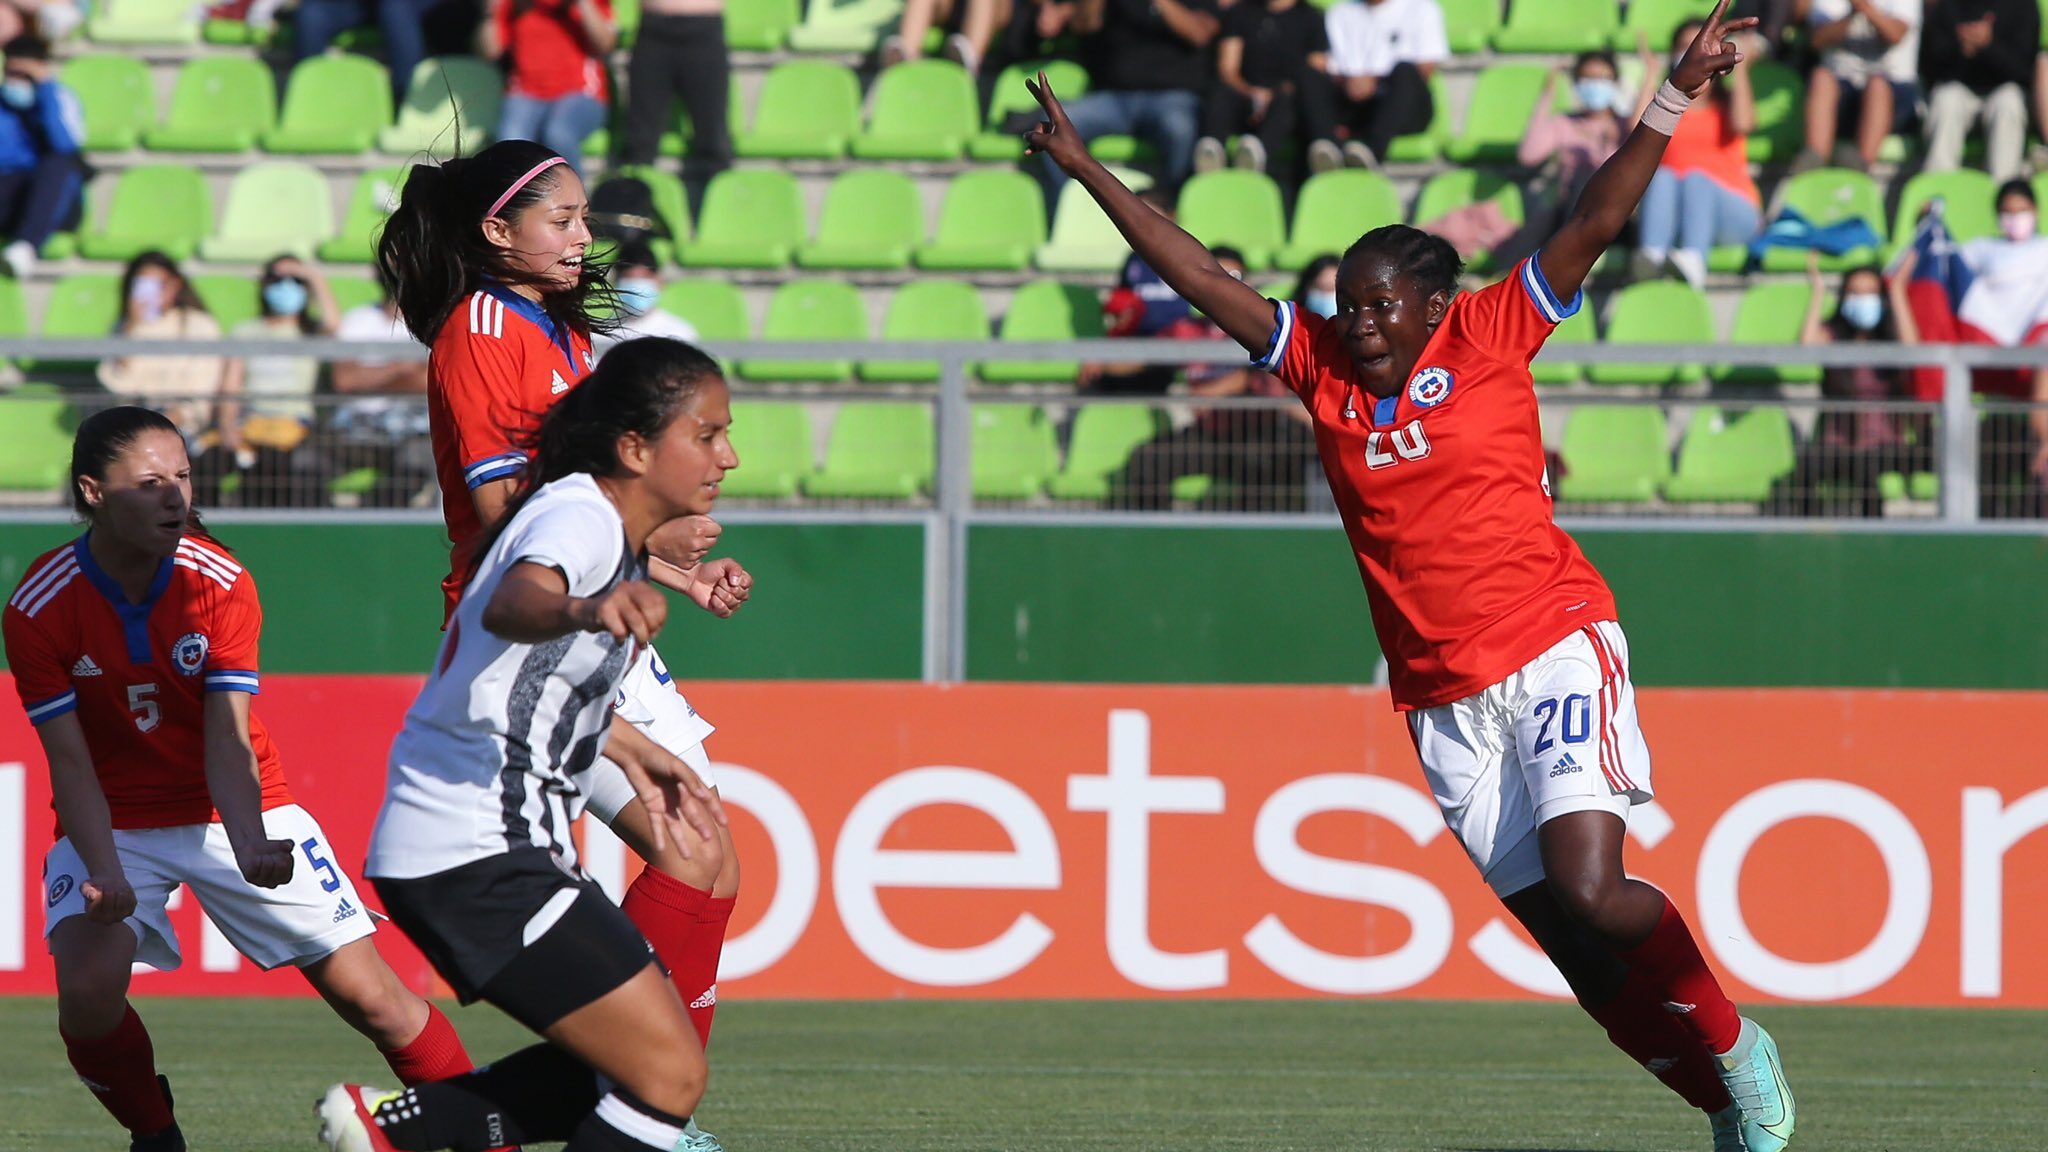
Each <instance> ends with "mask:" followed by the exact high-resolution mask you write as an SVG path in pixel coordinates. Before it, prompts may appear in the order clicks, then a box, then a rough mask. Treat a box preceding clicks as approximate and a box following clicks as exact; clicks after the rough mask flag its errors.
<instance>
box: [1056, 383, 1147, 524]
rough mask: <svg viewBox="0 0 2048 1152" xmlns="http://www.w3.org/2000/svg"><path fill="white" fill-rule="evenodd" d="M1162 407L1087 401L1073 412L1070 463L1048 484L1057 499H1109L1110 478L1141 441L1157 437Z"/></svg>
mask: <svg viewBox="0 0 2048 1152" xmlns="http://www.w3.org/2000/svg"><path fill="white" fill-rule="evenodd" d="M1161 430H1162V424H1161V421H1160V418H1159V409H1157V408H1153V407H1151V406H1149V405H1145V404H1088V405H1084V406H1083V407H1082V408H1081V409H1080V410H1079V411H1077V412H1075V413H1074V426H1073V430H1072V433H1071V435H1070V436H1069V437H1068V439H1067V463H1066V466H1065V467H1063V468H1062V469H1060V473H1059V475H1057V476H1054V477H1053V478H1052V482H1051V483H1050V484H1048V485H1047V486H1046V490H1047V492H1048V493H1049V494H1050V495H1051V496H1052V498H1053V499H1055V500H1092V501H1095V502H1096V503H1101V502H1102V501H1105V500H1108V499H1109V490H1110V478H1111V477H1112V476H1115V475H1116V474H1117V473H1119V472H1121V471H1123V470H1124V465H1126V464H1128V463H1130V459H1131V453H1132V452H1134V451H1136V450H1137V448H1138V445H1140V444H1144V443H1147V442H1149V441H1151V440H1153V439H1155V438H1157V437H1158V435H1159V433H1160V432H1161Z"/></svg>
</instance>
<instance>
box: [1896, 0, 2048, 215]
mask: <svg viewBox="0 0 2048 1152" xmlns="http://www.w3.org/2000/svg"><path fill="white" fill-rule="evenodd" d="M2040 49H2041V12H2040V9H2039V8H2037V7H2036V6H2035V0H1929V3H1928V5H1927V12H1926V20H1925V24H1924V26H1923V27H1922V29H1921V32H1920V83H1921V84H1923V85H1925V86H1926V89H1927V162H1926V171H1929V172H1948V171H1952V170H1954V169H1956V168H1959V167H1961V166H1962V163H1963V141H1964V139H1965V138H1967V137H1968V136H1969V134H1970V129H1971V128H1973V127H1975V126H1976V125H1977V122H1978V121H1979V120H1981V121H1983V123H1984V158H1985V161H1986V163H1985V167H1986V168H1987V169H1989V170H1990V172H1991V178H1992V179H1994V180H2001V181H2003V180H2011V179H2014V178H2015V177H2018V176H2020V175H2022V171H2021V158H2022V156H2023V155H2024V153H2025V151H2026V144H2027V94H2028V92H2029V90H2030V89H2032V88H2033V86H2034V69H2035V57H2036V56H2037V55H2038V54H2039V52H2040Z"/></svg>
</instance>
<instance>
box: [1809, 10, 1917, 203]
mask: <svg viewBox="0 0 2048 1152" xmlns="http://www.w3.org/2000/svg"><path fill="white" fill-rule="evenodd" d="M1937 2H1938V0H1937ZM1811 5H1812V6H1811V7H1810V8H1809V9H1808V10H1807V15H1806V20H1807V25H1808V30H1809V34H1810V41H1809V42H1810V43H1811V44H1812V45H1813V47H1814V48H1815V49H1817V50H1818V51H1820V53H1821V58H1820V63H1819V64H1818V65H1816V66H1815V67H1814V69H1813V71H1812V72H1810V73H1808V74H1807V79H1806V147H1804V148H1802V149H1800V152H1799V156H1798V158H1797V159H1795V160H1794V161H1793V162H1792V170H1793V171H1794V172H1803V171H1805V170H1807V169H1809V168H1818V167H1820V166H1821V165H1823V164H1829V163H1832V164H1834V165H1835V166H1836V167H1838V168H1857V169H1861V170H1863V171H1866V172H1867V171H1869V170H1870V167H1871V165H1873V164H1876V163H1877V152H1878V149H1880V148H1882V147H1884V138H1885V137H1886V136H1889V135H1891V134H1892V133H1894V132H1904V131H1906V130H1907V129H1908V128H1910V127H1912V125H1913V121H1914V119H1915V117H1916V116H1917V115H1918V112H1919V107H1920V82H1919V73H1918V68H1919V61H1920V17H1921V9H1922V0H1811ZM1844 132H1846V133H1849V134H1851V135H1853V136H1854V137H1855V142H1854V144H1853V145H1849V144H1847V143H1845V144H1843V145H1842V146H1840V147H1838V146H1837V145H1836V143H1835V140H1836V136H1837V134H1838V133H1844Z"/></svg>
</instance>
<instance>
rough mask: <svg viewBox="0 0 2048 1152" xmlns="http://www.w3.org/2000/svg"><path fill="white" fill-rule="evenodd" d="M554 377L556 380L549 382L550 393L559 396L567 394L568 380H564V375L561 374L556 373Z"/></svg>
mask: <svg viewBox="0 0 2048 1152" xmlns="http://www.w3.org/2000/svg"><path fill="white" fill-rule="evenodd" d="M553 375H554V379H553V380H550V381H548V391H549V392H552V393H554V394H555V395H557V396H560V395H561V394H562V393H564V392H567V391H568V390H569V382H568V381H567V380H564V379H562V374H561V373H560V372H556V373H554V374H553Z"/></svg>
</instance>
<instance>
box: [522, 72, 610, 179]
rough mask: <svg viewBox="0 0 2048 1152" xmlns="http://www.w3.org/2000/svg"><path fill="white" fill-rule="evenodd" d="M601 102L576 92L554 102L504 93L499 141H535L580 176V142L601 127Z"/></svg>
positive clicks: (602, 112)
mask: <svg viewBox="0 0 2048 1152" xmlns="http://www.w3.org/2000/svg"><path fill="white" fill-rule="evenodd" d="M604 116H605V107H604V101H602V100H599V99H598V98H597V97H595V96H586V95H584V94H583V93H581V92H578V93H576V94H574V95H571V96H563V97H561V98H559V99H555V100H542V99H540V98H538V97H534V96H522V95H520V94H519V93H517V92H507V93H505V104H504V110H503V111H502V112H500V113H499V115H498V139H500V140H538V141H539V142H541V143H542V144H545V145H547V146H548V147H550V148H552V149H554V150H555V154H556V155H558V156H560V157H561V158H562V159H564V160H567V161H568V162H569V166H570V167H571V168H574V169H576V174H577V175H578V176H581V175H583V141H584V138H586V137H588V136H589V135H590V134H591V133H592V132H595V131H597V130H598V129H599V128H601V127H603V126H604Z"/></svg>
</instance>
